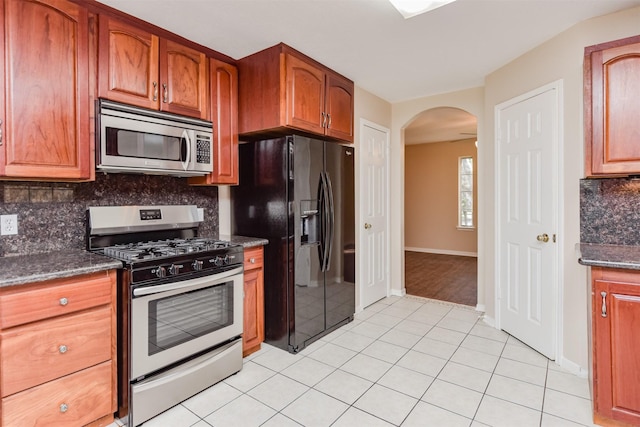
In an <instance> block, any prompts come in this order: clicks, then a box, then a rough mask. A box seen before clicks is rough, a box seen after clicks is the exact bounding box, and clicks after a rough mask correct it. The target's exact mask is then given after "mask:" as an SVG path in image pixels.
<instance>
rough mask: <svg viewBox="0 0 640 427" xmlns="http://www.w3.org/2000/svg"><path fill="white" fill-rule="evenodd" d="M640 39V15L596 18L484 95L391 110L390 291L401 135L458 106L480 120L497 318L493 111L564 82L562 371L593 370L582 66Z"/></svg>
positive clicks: (482, 247) (398, 218)
mask: <svg viewBox="0 0 640 427" xmlns="http://www.w3.org/2000/svg"><path fill="white" fill-rule="evenodd" d="M639 33H640V8H638V7H637V8H632V9H628V10H626V11H622V12H618V13H615V14H610V15H606V16H602V17H598V18H594V19H591V20H588V21H585V22H582V23H580V24H577V25H576V26H574V27H572V28H570V29H569V30H567V31H565V32H563V33H561V34H560V35H558V36H556V37H554V38H553V39H551V40H549V41H547V42H546V43H544V44H542V45H540V46H538V47H536V48H535V49H533V50H531V51H529V52H527V53H526V54H524V55H522V56H521V57H519V58H518V59H516V60H514V61H513V62H511V63H510V64H507V65H505V66H504V67H502V68H500V69H498V70H496V71H495V72H493V73H492V74H490V75H488V76H486V78H485V86H484V88H477V89H471V90H467V91H460V92H453V93H448V94H441V95H435V96H431V97H426V98H421V99H417V100H413V101H407V102H403V103H398V104H394V105H393V127H392V155H391V160H392V166H391V169H392V170H391V176H392V181H391V194H392V197H393V199H392V202H391V206H392V207H393V208H394V211H393V212H392V224H394V225H393V227H394V230H392V236H393V241H392V256H393V259H392V266H393V269H392V276H391V277H392V285H394V286H395V289H397V287H398V283H403V281H404V277H403V275H404V265H403V258H402V247H403V241H402V240H403V235H404V227H403V224H402V218H403V213H402V206H404V203H403V200H402V198H403V196H402V195H403V182H402V179H401V177H402V176H403V170H404V165H403V159H404V146H403V143H402V129H403V127H405V126H406V125H407V124H408V123H409V122H410V121H411V119H412V118H413V117H415V116H416V115H417V114H419V113H420V112H421V111H424V110H426V109H428V108H433V107H437V106H453V107H458V108H462V109H465V110H467V111H469V112H470V113H472V114H475V115H476V116H477V117H478V181H479V186H480V187H479V189H478V192H479V194H478V197H479V203H480V205H479V207H478V214H479V215H478V216H479V218H478V221H479V226H478V230H479V235H478V255H479V256H478V288H479V292H480V293H481V295H479V298H478V304H479V305H482V304H484V305H485V309H486V313H487V315H488V316H489V317H492V318H494V317H495V304H494V296H495V292H494V291H495V277H496V272H495V268H494V253H495V252H494V251H495V239H494V235H495V227H494V225H495V224H494V215H495V194H494V179H495V175H494V170H495V161H494V160H495V159H494V156H495V150H494V120H495V117H494V107H495V105H497V104H499V103H501V102H504V101H507V100H509V99H511V98H514V97H516V96H518V95H521V94H523V93H526V92H528V91H531V90H533V89H535V88H538V87H540V86H543V85H545V84H548V83H550V82H553V81H556V80H559V79H562V80H563V85H564V99H563V103H564V112H563V113H564V135H563V138H564V152H563V153H562V154H561V155H562V158H563V165H562V167H561V173H562V174H563V183H564V189H563V190H564V194H565V198H564V205H563V206H561V210H562V214H563V217H562V219H561V225H560V230H559V232H560V233H561V234H560V235H559V239H560V240H559V244H560V245H561V249H560V252H561V254H562V255H561V256H562V258H563V260H564V275H563V277H562V278H561V281H562V285H561V286H563V288H564V293H563V307H562V312H563V342H562V346H561V349H560V351H561V353H559V354H560V356H561V360H560V362H561V363H562V365H563V366H565V367H567V368H569V369H572V370H573V371H575V372H580V371H582V372H584V371H585V370H586V369H587V366H588V354H587V353H588V351H587V347H588V336H587V322H588V317H587V297H588V286H587V277H586V268H585V267H582V266H580V265H579V264H578V263H577V258H576V253H575V244H576V243H578V242H579V240H580V234H579V231H580V230H579V227H580V216H579V179H580V178H582V177H583V120H582V113H583V102H582V90H583V81H582V62H583V54H584V48H585V47H586V46H590V45H593V44H598V43H603V42H606V41H610V40H615V39H619V38H624V37H629V36H632V35H637V34H639Z"/></svg>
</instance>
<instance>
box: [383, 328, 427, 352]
mask: <svg viewBox="0 0 640 427" xmlns="http://www.w3.org/2000/svg"><path fill="white" fill-rule="evenodd" d="M379 339H380V341H384V342H388V343H390V344H393V345H396V346H399V347H404V348H411V347H413V346H414V345H415V344H416V343H417V342H418V341H420V337H419V336H418V335H414V334H411V333H409V332H404V331H402V330H399V329H397V328H393V329H391V330H390V331H389V332H387V333H386V334H384V335H383V336H381V337H380V338H379Z"/></svg>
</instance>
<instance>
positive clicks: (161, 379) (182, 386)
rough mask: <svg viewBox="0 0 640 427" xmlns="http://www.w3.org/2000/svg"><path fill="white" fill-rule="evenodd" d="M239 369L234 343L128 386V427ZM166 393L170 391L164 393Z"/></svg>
mask: <svg viewBox="0 0 640 427" xmlns="http://www.w3.org/2000/svg"><path fill="white" fill-rule="evenodd" d="M240 369H242V341H241V340H237V341H234V342H233V343H230V344H227V345H225V346H223V347H220V348H217V349H215V350H214V351H212V352H210V353H207V354H205V355H203V356H200V357H198V358H196V359H193V360H191V361H189V362H187V363H185V364H183V365H181V366H179V367H177V368H174V369H171V370H169V371H166V372H163V373H162V374H160V375H158V376H155V377H152V378H149V379H145V380H143V381H140V382H139V383H137V384H134V385H133V386H132V387H131V389H132V390H131V408H132V412H131V414H130V415H129V421H130V425H134V426H137V425H139V424H140V423H143V422H144V421H146V420H148V419H149V418H151V417H153V416H155V415H157V414H159V413H160V412H162V411H164V410H166V409H168V408H170V407H172V406H174V405H175V404H176V402H180V401H183V400H185V399H187V398H189V397H191V396H192V395H193V394H195V393H197V392H199V391H202V390H204V389H206V388H208V387H210V386H211V385H213V384H215V383H217V382H219V381H221V380H223V379H225V378H226V377H228V376H229V375H231V374H233V373H235V372H238V371H239V370H240ZM168 390H170V392H167V391H168Z"/></svg>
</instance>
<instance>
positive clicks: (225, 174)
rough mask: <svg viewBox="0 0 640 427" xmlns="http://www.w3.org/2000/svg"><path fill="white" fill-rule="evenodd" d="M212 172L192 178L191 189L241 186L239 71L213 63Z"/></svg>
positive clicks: (215, 61)
mask: <svg viewBox="0 0 640 427" xmlns="http://www.w3.org/2000/svg"><path fill="white" fill-rule="evenodd" d="M209 69H210V70H211V120H212V121H213V172H212V173H210V174H209V175H207V176H203V177H195V178H189V184H192V185H211V184H238V69H237V68H236V67H235V66H233V65H231V64H227V63H226V62H222V61H218V60H216V59H211V62H210V64H209Z"/></svg>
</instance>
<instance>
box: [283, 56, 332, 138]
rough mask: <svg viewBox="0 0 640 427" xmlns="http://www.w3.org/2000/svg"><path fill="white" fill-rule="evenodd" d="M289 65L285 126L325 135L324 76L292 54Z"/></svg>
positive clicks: (287, 68)
mask: <svg viewBox="0 0 640 427" xmlns="http://www.w3.org/2000/svg"><path fill="white" fill-rule="evenodd" d="M285 63H286V91H287V96H286V98H287V99H286V109H285V111H284V114H285V115H286V125H287V126H292V127H296V128H298V129H302V130H305V131H309V132H314V133H317V134H321V135H322V134H324V123H325V119H326V116H325V114H326V113H325V110H324V102H325V86H324V72H323V71H322V70H320V69H318V68H316V67H314V66H312V65H310V64H309V63H307V62H305V61H303V60H301V59H298V58H297V57H295V56H293V55H291V54H285Z"/></svg>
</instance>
